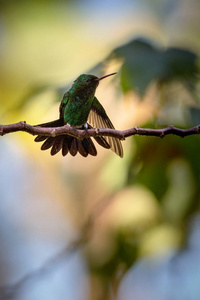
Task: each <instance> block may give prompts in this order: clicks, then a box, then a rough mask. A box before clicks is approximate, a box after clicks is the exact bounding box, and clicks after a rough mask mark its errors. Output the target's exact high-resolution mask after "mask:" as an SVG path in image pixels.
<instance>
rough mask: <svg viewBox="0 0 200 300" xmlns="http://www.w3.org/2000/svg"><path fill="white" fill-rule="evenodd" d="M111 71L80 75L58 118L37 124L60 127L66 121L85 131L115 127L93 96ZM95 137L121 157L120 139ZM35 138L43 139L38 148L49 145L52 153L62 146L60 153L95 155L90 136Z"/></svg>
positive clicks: (66, 94)
mask: <svg viewBox="0 0 200 300" xmlns="http://www.w3.org/2000/svg"><path fill="white" fill-rule="evenodd" d="M114 74H116V73H111V74H108V75H105V76H103V77H100V78H98V77H96V76H94V75H87V74H82V75H80V76H79V77H78V78H77V79H76V80H75V81H74V83H73V85H72V87H71V88H70V90H69V91H68V92H66V93H65V94H64V96H63V98H62V101H61V103H60V108H59V112H60V116H59V119H58V120H55V121H52V122H48V123H44V124H40V125H37V126H41V127H60V126H63V125H66V124H69V125H70V126H73V127H76V128H79V129H85V130H87V129H88V128H89V129H90V128H113V129H114V126H113V124H112V122H111V121H110V119H109V117H108V116H107V114H106V111H105V109H104V108H103V106H102V105H101V103H100V102H99V101H98V100H97V98H96V97H95V91H96V88H97V86H98V85H99V81H100V80H102V79H104V78H106V77H108V76H112V75H114ZM94 139H95V140H96V142H97V143H98V144H99V145H101V146H102V147H104V148H106V149H111V150H112V151H114V152H115V153H116V154H117V155H119V156H120V157H123V148H122V144H121V141H120V140H119V139H117V138H114V137H108V136H105V137H102V136H99V137H94ZM35 141H36V142H42V141H43V142H44V143H43V144H42V146H41V150H47V149H49V148H51V155H55V154H56V153H58V152H59V151H60V150H61V149H62V155H63V156H65V155H66V154H67V153H68V152H69V153H70V154H71V155H72V156H75V155H76V154H77V153H78V152H79V153H80V154H81V155H82V156H84V157H87V156H88V154H90V155H92V156H96V155H97V150H96V148H95V145H94V143H93V141H92V139H91V138H84V139H82V140H80V139H77V138H75V137H72V136H69V135H59V136H56V137H47V136H42V135H38V136H37V137H36V138H35Z"/></svg>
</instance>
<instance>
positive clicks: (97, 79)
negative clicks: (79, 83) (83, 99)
mask: <svg viewBox="0 0 200 300" xmlns="http://www.w3.org/2000/svg"><path fill="white" fill-rule="evenodd" d="M115 74H117V73H116V72H115V73H111V74H108V75H105V76H102V77H99V78H96V79H95V81H100V80H102V79H104V78H106V77H108V76H112V75H115Z"/></svg>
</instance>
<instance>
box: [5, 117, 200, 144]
mask: <svg viewBox="0 0 200 300" xmlns="http://www.w3.org/2000/svg"><path fill="white" fill-rule="evenodd" d="M17 131H24V132H27V133H30V134H32V135H44V136H53V137H55V136H58V135H63V134H68V135H71V136H74V137H76V138H78V139H83V138H86V137H97V136H111V137H116V138H118V139H120V140H125V138H127V137H129V136H132V135H145V136H155V137H160V138H163V137H165V136H166V135H169V134H174V135H177V136H180V137H186V136H189V135H194V134H200V124H199V125H197V126H195V127H193V128H188V129H181V128H177V127H174V126H173V125H170V126H168V127H166V128H162V129H150V128H138V127H133V128H130V129H126V130H116V129H110V128H102V129H98V128H93V129H88V130H82V129H76V128H75V127H72V126H70V125H64V126H61V127H39V126H32V125H29V124H27V123H26V122H25V121H24V122H23V121H21V122H18V123H14V124H9V125H0V136H3V135H5V134H8V133H12V132H17Z"/></svg>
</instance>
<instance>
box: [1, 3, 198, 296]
mask: <svg viewBox="0 0 200 300" xmlns="http://www.w3.org/2000/svg"><path fill="white" fill-rule="evenodd" d="M199 11H200V3H199V1H198V0H191V1H187V0H181V1H180V0H173V1H172V0H162V1H156V0H151V1H144V0H140V1H136V0H124V1H121V0H106V1H103V0H101V1H91V0H84V1H80V0H75V1H64V0H58V1H53V0H50V1H47V0H46V1H45V0H44V1H37V0H36V1H30V0H28V1H27V0H26V1H25V0H18V1H13V0H8V1H0V40H1V42H0V79H1V80H0V103H1V109H0V123H1V124H9V123H14V122H18V121H24V120H25V121H26V122H27V123H29V124H38V123H43V122H48V121H51V120H54V119H57V117H58V109H59V102H60V101H61V99H62V95H63V94H64V92H66V91H67V90H68V89H69V88H70V86H71V84H72V82H73V81H74V80H75V79H76V78H77V77H78V76H79V75H80V74H82V73H90V74H94V75H96V76H101V75H104V74H107V73H109V72H110V73H111V72H117V75H116V76H115V77H112V78H111V77H110V78H108V79H106V80H105V81H102V82H101V84H100V85H99V87H98V89H97V92H96V96H97V98H98V99H99V100H100V102H101V103H102V104H103V106H104V108H105V109H106V111H107V113H108V115H109V117H110V118H111V120H112V122H113V123H114V125H115V127H116V128H117V129H128V128H131V127H134V126H138V127H148V128H162V127H165V126H168V125H171V124H173V125H174V126H178V127H181V128H189V127H193V126H195V125H198V124H199V123H200V101H199V54H200V39H199V34H200V26H199V21H200V14H199ZM123 147H124V158H123V159H120V158H119V157H117V156H116V155H115V154H114V153H113V152H112V151H109V150H106V149H100V147H98V146H97V150H98V156H97V157H88V158H83V157H81V156H79V155H77V156H76V157H71V156H69V155H67V156H66V157H62V155H61V154H60V153H59V154H57V155H56V156H54V157H51V156H50V154H49V151H44V152H43V151H41V150H40V144H38V143H34V138H33V137H32V136H30V135H28V134H26V133H15V134H9V135H6V136H4V137H2V138H1V139H0V299H14V300H15V299H16V300H18V299H20V300H23V299H24V300H40V299H44V298H45V297H46V298H47V299H50V300H51V299H52V300H55V299H56V300H62V299H63V300H64V299H65V300H66V299H77V300H79V299H81V300H82V299H83V300H84V299H92V300H96V299H98V300H101V299H118V300H122V299H123V300H124V299H125V300H126V299H138V300H147V299H148V300H149V299H150V300H151V299H154V300H157V299H158V300H163V299H166V300H167V299H187V300H188V299H194V300H195V299H199V298H200V284H199V283H200V271H199V268H198V267H197V266H198V263H199V262H200V254H199V248H200V242H199V241H200V238H199V237H200V217H199V200H200V184H199V183H200V160H199V153H200V137H199V136H190V137H187V138H184V139H181V138H179V137H176V136H167V137H165V138H164V139H159V138H154V137H142V136H137V137H130V138H128V139H127V140H126V141H123Z"/></svg>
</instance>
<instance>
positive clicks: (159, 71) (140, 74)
mask: <svg viewBox="0 0 200 300" xmlns="http://www.w3.org/2000/svg"><path fill="white" fill-rule="evenodd" d="M113 57H115V58H118V59H122V60H123V64H122V67H121V84H122V89H123V91H124V92H125V93H126V92H128V91H130V90H132V89H133V90H135V91H136V92H137V93H138V94H139V95H140V96H143V95H144V93H145V92H146V90H147V88H148V86H149V85H150V84H151V83H152V82H153V81H156V82H158V83H167V82H168V81H172V80H181V81H187V80H188V81H190V82H193V81H196V74H197V73H198V72H199V71H198V67H197V55H196V54H195V53H193V52H191V51H188V50H184V49H178V48H168V49H166V50H165V49H162V48H161V47H158V46H155V45H153V44H152V43H151V42H150V41H148V40H145V39H134V40H132V41H130V42H129V43H128V44H125V45H123V46H120V47H118V48H116V49H115V50H114V51H113V52H112V53H111V55H110V56H109V57H108V59H112V58H113Z"/></svg>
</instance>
